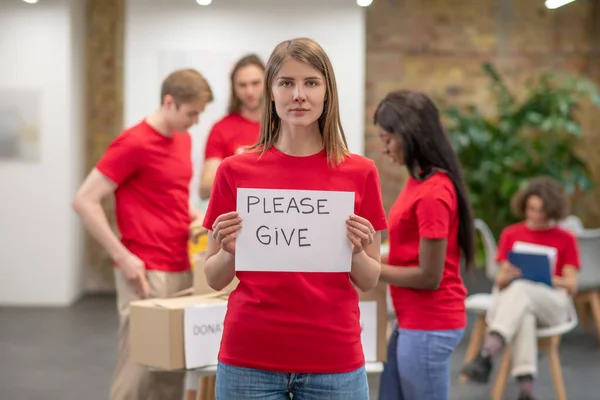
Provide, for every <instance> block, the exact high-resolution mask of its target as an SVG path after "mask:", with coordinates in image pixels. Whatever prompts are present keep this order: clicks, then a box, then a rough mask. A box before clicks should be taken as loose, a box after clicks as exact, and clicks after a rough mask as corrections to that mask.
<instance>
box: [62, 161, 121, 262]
mask: <svg viewBox="0 0 600 400" xmlns="http://www.w3.org/2000/svg"><path fill="white" fill-rule="evenodd" d="M116 189H117V184H116V183H114V182H113V181H111V180H110V179H108V178H107V177H106V176H104V175H102V173H101V172H100V171H98V170H97V169H96V168H94V169H93V170H92V171H91V172H90V174H89V175H88V176H87V178H86V179H85V180H84V181H83V183H82V185H81V187H80V188H79V190H78V191H77V194H76V195H75V198H74V199H73V208H74V210H75V211H76V212H77V214H79V216H80V217H81V219H82V221H83V224H84V226H85V227H86V229H87V230H88V231H89V232H90V234H91V235H92V236H93V237H94V239H96V240H97V241H98V242H99V243H100V245H102V247H103V248H104V249H105V250H106V251H107V252H108V254H109V255H110V256H111V258H112V259H113V260H116V259H119V258H122V257H123V256H124V255H125V254H126V253H127V252H128V251H127V249H126V248H125V246H123V244H122V243H121V241H120V240H119V239H118V238H117V236H116V235H115V233H114V232H113V230H112V228H111V226H110V224H109V223H108V218H107V217H106V214H105V213H104V209H103V208H102V200H104V199H105V198H106V197H108V196H109V195H111V194H113V192H114V191H115V190H116Z"/></svg>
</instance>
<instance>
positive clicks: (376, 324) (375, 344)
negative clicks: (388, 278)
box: [358, 282, 388, 362]
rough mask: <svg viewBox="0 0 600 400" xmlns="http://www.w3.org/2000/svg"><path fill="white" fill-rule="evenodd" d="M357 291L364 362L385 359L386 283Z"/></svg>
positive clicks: (386, 322)
mask: <svg viewBox="0 0 600 400" xmlns="http://www.w3.org/2000/svg"><path fill="white" fill-rule="evenodd" d="M358 293H359V307H360V325H361V328H362V335H361V339H362V344H363V351H364V353H365V361H366V362H377V361H380V362H385V361H386V360H387V327H388V321H387V301H386V300H387V298H386V297H387V296H386V295H387V284H385V283H383V282H380V283H379V284H378V285H377V286H376V287H375V288H374V289H372V290H369V291H368V292H361V291H360V290H358Z"/></svg>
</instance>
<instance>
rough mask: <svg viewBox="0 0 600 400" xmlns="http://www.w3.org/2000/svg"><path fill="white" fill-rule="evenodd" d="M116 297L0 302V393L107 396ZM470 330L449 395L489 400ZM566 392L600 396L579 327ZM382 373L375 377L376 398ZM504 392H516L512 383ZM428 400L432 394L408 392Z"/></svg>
mask: <svg viewBox="0 0 600 400" xmlns="http://www.w3.org/2000/svg"><path fill="white" fill-rule="evenodd" d="M116 326H117V317H116V312H115V303H114V299H113V298H112V297H109V296H106V297H104V296H98V297H87V298H85V299H83V300H82V301H80V302H79V303H78V304H76V305H75V306H73V307H71V308H68V309H20V308H1V309H0V399H1V400H37V399H44V400H106V399H107V388H108V384H109V381H110V376H111V373H112V368H113V362H114V359H115V347H116V341H115V333H116ZM467 340H468V337H465V339H463V342H462V343H461V345H460V346H459V348H458V349H457V351H456V352H455V355H454V359H453V365H452V374H453V388H452V395H451V399H452V400H484V399H489V387H479V386H465V385H460V384H458V383H457V382H456V376H457V374H458V371H459V369H460V367H461V360H462V357H463V354H464V348H465V346H466V342H467ZM561 357H562V365H563V374H564V378H565V382H566V385H567V391H568V394H569V399H572V400H597V399H599V398H600V394H599V393H600V344H599V342H598V341H597V340H596V338H595V337H594V336H590V335H585V334H584V333H582V332H581V331H580V330H576V331H574V332H572V333H571V334H569V335H567V336H566V337H565V338H564V339H563V342H562V347H561ZM546 361H547V360H546V359H542V360H541V361H540V366H541V371H540V377H539V380H538V384H537V394H538V397H539V399H540V400H551V399H555V398H556V397H555V395H554V393H553V388H552V384H551V380H550V375H549V372H548V365H547V362H546ZM378 379H379V377H378V376H372V377H370V385H371V393H372V398H373V399H376V398H377V391H378ZM505 398H506V399H516V389H515V387H514V385H513V384H512V383H511V384H510V385H509V387H508V389H507V391H506V397H505ZM411 400H427V399H411Z"/></svg>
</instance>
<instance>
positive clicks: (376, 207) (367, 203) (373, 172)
mask: <svg viewBox="0 0 600 400" xmlns="http://www.w3.org/2000/svg"><path fill="white" fill-rule="evenodd" d="M356 214H357V215H358V216H359V217H363V218H365V219H367V220H369V222H370V223H371V225H373V229H375V230H376V231H383V230H385V229H386V228H387V221H386V219H385V209H384V208H383V202H382V200H381V186H380V183H379V173H378V172H377V167H375V163H374V162H372V161H371V168H370V171H369V173H368V175H367V180H366V182H365V188H364V190H363V193H362V201H361V203H360V209H359V210H358V211H357V213H356Z"/></svg>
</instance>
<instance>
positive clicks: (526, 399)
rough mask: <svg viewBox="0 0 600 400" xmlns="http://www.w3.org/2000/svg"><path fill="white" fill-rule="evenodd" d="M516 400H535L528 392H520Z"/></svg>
mask: <svg viewBox="0 0 600 400" xmlns="http://www.w3.org/2000/svg"><path fill="white" fill-rule="evenodd" d="M517 400H535V398H533V397H532V396H531V395H530V394H528V393H521V394H520V395H519V398H518V399H517Z"/></svg>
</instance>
